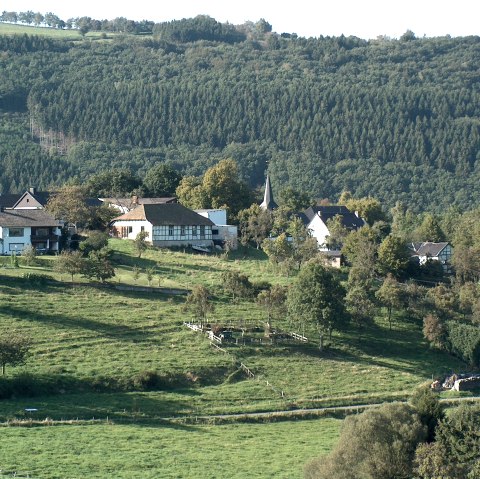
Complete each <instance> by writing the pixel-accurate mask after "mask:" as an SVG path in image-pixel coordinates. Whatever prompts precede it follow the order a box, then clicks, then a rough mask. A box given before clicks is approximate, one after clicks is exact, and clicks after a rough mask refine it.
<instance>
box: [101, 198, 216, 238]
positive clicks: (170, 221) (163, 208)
mask: <svg viewBox="0 0 480 479" xmlns="http://www.w3.org/2000/svg"><path fill="white" fill-rule="evenodd" d="M213 227H214V223H213V221H211V220H210V219H208V218H205V217H204V216H202V215H199V214H198V213H196V212H195V211H192V210H190V209H189V208H186V207H185V206H183V205H181V204H180V203H156V204H142V205H139V206H137V207H136V208H134V209H133V210H130V211H129V212H127V213H125V214H123V215H121V216H118V217H117V218H114V219H113V220H112V222H111V229H112V234H113V235H114V236H116V237H118V238H124V239H135V238H136V237H137V235H138V233H140V232H141V231H145V232H147V233H148V237H147V239H146V240H147V241H148V242H150V243H151V244H153V245H154V246H159V247H171V246H182V247H184V246H200V247H204V248H210V247H213V240H212V228H213Z"/></svg>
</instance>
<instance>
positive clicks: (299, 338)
mask: <svg viewBox="0 0 480 479" xmlns="http://www.w3.org/2000/svg"><path fill="white" fill-rule="evenodd" d="M288 334H289V335H290V336H291V337H292V338H294V339H297V340H298V341H302V342H303V343H308V338H307V337H305V336H302V335H301V334H297V333H293V332H292V333H288Z"/></svg>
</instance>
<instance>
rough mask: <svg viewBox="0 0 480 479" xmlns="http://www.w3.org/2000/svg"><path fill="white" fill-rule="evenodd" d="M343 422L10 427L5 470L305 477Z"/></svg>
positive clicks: (53, 474) (35, 474)
mask: <svg viewBox="0 0 480 479" xmlns="http://www.w3.org/2000/svg"><path fill="white" fill-rule="evenodd" d="M340 423H341V421H339V420H336V419H322V420H314V421H300V422H294V423H284V422H281V423H271V424H234V425H228V426H178V425H176V426H169V427H157V428H152V427H144V426H138V425H109V424H100V425H93V426H75V425H73V426H72V425H69V426H52V427H37V428H5V429H2V430H1V437H2V439H1V441H2V444H5V443H8V445H9V446H8V447H7V448H6V449H5V448H4V447H3V446H2V459H1V469H2V470H3V471H11V472H13V471H18V472H19V473H21V472H28V473H29V474H30V476H29V477H32V478H45V479H46V478H66V477H68V478H69V479H74V478H85V477H89V478H104V477H116V478H142V479H143V478H158V477H162V478H163V477H165V478H178V477H181V478H226V477H228V478H242V479H243V478H245V477H252V478H266V477H275V478H286V479H287V478H288V479H291V478H300V477H302V469H303V465H304V464H305V463H306V462H307V461H308V460H310V459H312V458H313V457H315V456H317V455H319V454H321V453H324V452H327V451H328V450H329V449H330V447H331V446H332V444H333V442H334V441H335V439H336V438H337V436H338V431H339V425H340ZM287 438H288V440H287ZM292 439H293V440H292ZM0 477H2V476H0Z"/></svg>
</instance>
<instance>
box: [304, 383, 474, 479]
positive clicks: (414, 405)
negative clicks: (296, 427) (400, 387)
mask: <svg viewBox="0 0 480 479" xmlns="http://www.w3.org/2000/svg"><path fill="white" fill-rule="evenodd" d="M479 427H480V408H479V406H478V405H475V406H472V405H465V406H460V407H457V408H453V409H452V410H450V411H448V412H447V413H445V411H444V410H443V409H442V407H441V405H440V404H439V402H438V399H437V398H436V397H435V396H434V394H433V393H431V392H430V391H429V390H428V389H423V388H421V389H419V390H417V391H416V392H415V393H414V394H413V396H412V399H411V400H410V403H409V404H401V403H393V404H388V405H383V406H381V407H378V408H372V409H370V410H367V411H365V412H363V413H362V414H356V415H351V416H348V417H347V418H346V419H345V422H344V424H343V427H342V430H341V433H340V438H339V441H338V443H337V444H336V446H335V447H334V448H333V450H332V451H331V452H330V454H328V455H326V456H323V457H320V458H318V459H315V460H313V461H312V462H310V463H309V464H308V465H307V466H306V467H305V471H304V472H305V475H304V477H305V478H306V479H324V478H325V479H326V478H329V479H343V478H349V479H360V478H361V479H411V478H416V479H437V478H442V479H475V478H477V477H479V474H480V437H479V435H478V430H479Z"/></svg>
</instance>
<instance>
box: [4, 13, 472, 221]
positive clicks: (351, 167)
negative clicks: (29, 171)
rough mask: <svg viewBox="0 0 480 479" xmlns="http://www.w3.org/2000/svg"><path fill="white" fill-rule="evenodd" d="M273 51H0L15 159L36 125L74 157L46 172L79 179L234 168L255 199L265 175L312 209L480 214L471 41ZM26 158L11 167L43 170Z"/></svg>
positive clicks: (164, 45)
mask: <svg viewBox="0 0 480 479" xmlns="http://www.w3.org/2000/svg"><path fill="white" fill-rule="evenodd" d="M198 22H200V20H198ZM180 23H181V22H180ZM187 23H188V22H187ZM207 23H208V22H207ZM182 25H183V24H182ZM195 25H196V23H195V22H193V23H188V25H185V28H186V29H187V30H188V28H191V29H193V31H195ZM177 26H178V30H175V28H176V27H175V25H173V26H172V25H170V26H169V27H168V28H172V29H173V30H174V31H177V32H180V31H183V30H182V28H183V27H181V25H180V24H179V25H177ZM187 26H188V28H187ZM180 27H181V28H180ZM168 28H167V26H166V25H165V29H166V30H168ZM198 28H200V27H198ZM264 29H266V30H268V28H264ZM187 30H186V31H187ZM263 35H264V36H263V37H261V38H260V39H258V40H255V39H252V38H249V39H247V40H246V41H242V42H238V43H233V44H231V43H226V42H225V41H220V40H218V41H212V40H209V39H204V40H197V41H189V42H187V40H186V39H185V38H183V39H182V38H180V39H175V38H172V35H170V36H169V38H168V39H165V38H166V37H167V36H168V35H167V34H165V35H163V36H162V38H159V37H150V38H142V39H139V38H137V39H134V38H133V37H123V38H118V39H114V40H112V41H106V42H105V41H103V42H94V41H93V42H91V41H88V42H87V41H85V42H68V41H61V40H55V41H54V40H48V41H46V40H38V39H32V37H28V36H25V37H16V36H12V37H7V36H3V37H0V50H1V51H3V52H4V55H3V56H2V57H1V59H0V66H1V67H2V68H1V69H0V80H1V82H0V84H1V85H2V87H1V88H0V108H2V109H3V111H5V112H7V117H6V119H5V123H6V124H5V127H4V128H9V127H11V125H12V122H13V124H14V125H15V127H14V128H13V129H14V130H15V131H16V132H18V133H16V134H15V135H10V139H9V140H8V150H9V151H11V150H15V149H16V150H18V149H19V147H18V146H17V145H23V148H24V149H26V148H25V146H24V145H26V144H28V145H31V144H32V138H31V136H30V135H29V134H28V126H27V125H28V120H31V122H32V125H33V126H34V129H33V131H38V130H42V131H43V132H47V133H49V134H51V135H52V136H55V135H62V137H64V138H67V139H68V144H69V147H68V148H67V149H66V155H65V156H63V157H62V158H58V155H57V154H56V153H55V149H54V148H53V147H52V149H51V153H50V154H49V157H50V158H51V159H52V163H54V164H55V161H66V162H67V163H69V164H70V165H71V168H72V169H74V170H75V173H76V174H77V175H78V176H80V177H86V176H88V175H89V174H91V173H92V172H93V171H98V170H101V169H106V168H107V167H110V166H112V164H111V163H109V162H110V161H111V159H112V158H113V161H114V162H115V163H116V164H115V166H121V167H124V166H125V165H126V164H128V165H129V166H130V167H132V168H133V169H134V170H136V169H138V170H143V171H145V170H146V169H147V168H148V167H149V166H151V162H152V161H158V160H164V159H165V158H167V159H169V160H170V161H173V163H174V164H175V166H176V167H177V169H179V170H180V171H181V172H182V173H184V174H192V173H193V174H199V173H202V172H204V171H205V170H206V169H207V168H208V167H209V166H211V164H212V161H215V159H216V160H218V159H220V158H222V157H223V158H225V157H233V158H234V159H235V160H237V162H238V163H239V167H240V171H241V174H242V176H243V177H244V178H245V179H246V180H247V182H248V183H249V184H250V185H251V186H257V185H259V184H261V183H263V177H264V172H265V169H266V168H267V165H268V169H269V170H270V172H271V176H272V180H273V182H274V185H276V186H286V185H290V186H292V187H294V188H295V189H297V190H301V191H305V192H307V193H308V194H310V195H311V196H314V197H317V198H326V197H329V198H332V197H336V196H338V195H339V194H340V192H341V191H342V190H343V189H349V190H351V191H352V192H353V193H354V194H356V195H357V196H358V195H360V196H365V195H366V194H367V192H368V194H373V195H374V196H376V197H378V198H380V199H381V200H382V201H386V202H388V203H389V206H393V205H394V203H395V201H396V200H399V199H400V200H402V201H404V202H406V203H407V204H409V205H411V206H414V207H415V208H417V210H418V211H421V210H426V209H430V210H436V211H440V210H441V209H442V208H445V207H446V206H447V205H449V204H456V205H458V206H461V207H462V208H465V207H471V206H473V205H474V204H475V203H476V202H477V201H478V198H479V197H480V192H479V187H478V184H480V183H479V182H478V179H479V178H478V176H479V174H480V173H479V171H480V169H479V168H478V166H477V164H478V159H479V158H478V154H479V144H480V132H479V128H480V127H479V125H480V124H479V121H478V118H479V117H480V111H479V109H478V108H479V107H478V105H480V102H479V101H478V100H479V98H478V97H479V90H478V84H479V82H478V81H477V80H478V71H477V69H476V61H475V59H476V58H477V56H478V50H479V48H480V41H479V39H478V38H477V37H465V38H448V37H442V38H430V39H429V38H425V39H415V40H412V41H405V40H388V39H379V40H372V41H365V40H361V39H358V38H353V37H348V38H347V37H337V38H335V37H333V38H330V37H326V38H324V37H320V38H317V39H315V38H309V39H305V38H295V37H291V38H284V37H282V36H280V35H277V34H274V33H271V32H267V33H263ZM174 36H175V35H173V37H174ZM180 36H181V35H180ZM164 37H165V38H164ZM14 112H15V114H16V115H17V116H16V117H13V116H12V115H13V113H14ZM19 121H23V122H24V123H23V125H22V126H21V127H20V126H19ZM29 149H30V148H29ZM30 150H31V149H30ZM25 153H26V155H25V156H24V157H23V158H20V157H19V156H18V154H17V155H16V158H15V160H16V161H17V162H19V163H20V162H22V161H24V162H25V161H29V160H30V159H31V161H32V162H33V163H35V162H36V161H37V159H36V158H35V156H34V155H33V150H32V151H27V152H25ZM8 156H11V154H10V155H7V152H5V153H3V154H2V152H0V161H1V162H2V163H3V162H8V161H9V157H8ZM57 158H58V159H57ZM299 165H301V167H299ZM367 172H368V174H367ZM51 176H52V180H53V181H57V182H58V181H61V177H60V172H58V173H57V175H55V174H53V173H52V175H51ZM22 180H23V177H20V178H18V175H17V179H13V178H10V177H9V176H6V177H5V178H2V183H3V185H2V186H3V188H5V187H7V188H8V187H9V186H10V185H12V186H13V187H15V186H16V185H18V184H19V183H22Z"/></svg>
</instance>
